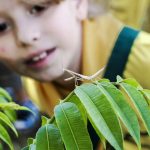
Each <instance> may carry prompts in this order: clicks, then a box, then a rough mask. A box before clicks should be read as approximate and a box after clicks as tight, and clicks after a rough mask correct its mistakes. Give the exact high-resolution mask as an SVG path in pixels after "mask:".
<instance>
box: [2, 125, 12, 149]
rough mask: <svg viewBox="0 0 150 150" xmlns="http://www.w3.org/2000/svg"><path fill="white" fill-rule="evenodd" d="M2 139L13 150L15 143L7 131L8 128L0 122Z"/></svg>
mask: <svg viewBox="0 0 150 150" xmlns="http://www.w3.org/2000/svg"><path fill="white" fill-rule="evenodd" d="M0 139H1V140H2V141H4V142H5V143H6V144H7V145H8V146H9V148H10V149H11V150H14V148H13V144H12V142H11V139H10V136H9V134H8V133H7V131H6V129H5V128H4V127H3V126H2V125H1V124H0Z"/></svg>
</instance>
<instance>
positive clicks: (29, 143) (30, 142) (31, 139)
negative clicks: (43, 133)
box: [27, 138, 34, 146]
mask: <svg viewBox="0 0 150 150" xmlns="http://www.w3.org/2000/svg"><path fill="white" fill-rule="evenodd" d="M27 143H28V146H29V145H31V144H33V143H34V139H33V138H28V140H27Z"/></svg>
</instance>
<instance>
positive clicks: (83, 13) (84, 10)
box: [76, 0, 88, 20]
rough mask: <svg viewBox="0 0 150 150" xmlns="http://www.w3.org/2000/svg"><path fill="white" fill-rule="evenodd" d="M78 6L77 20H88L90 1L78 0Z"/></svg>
mask: <svg viewBox="0 0 150 150" xmlns="http://www.w3.org/2000/svg"><path fill="white" fill-rule="evenodd" d="M76 4H77V5H76V10H77V13H76V14H77V18H78V19H80V20H84V19H86V18H87V14H88V0H77V3H76Z"/></svg>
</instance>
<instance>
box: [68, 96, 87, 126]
mask: <svg viewBox="0 0 150 150" xmlns="http://www.w3.org/2000/svg"><path fill="white" fill-rule="evenodd" d="M67 102H72V103H74V104H76V105H77V106H78V108H79V110H80V112H81V115H82V118H83V120H84V123H85V125H86V126H87V113H86V110H85V109H84V107H83V105H82V103H81V102H80V100H79V98H78V97H77V96H76V95H75V94H74V95H71V96H70V97H68V99H67Z"/></svg>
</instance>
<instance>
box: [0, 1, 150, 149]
mask: <svg viewBox="0 0 150 150" xmlns="http://www.w3.org/2000/svg"><path fill="white" fill-rule="evenodd" d="M90 6H92V9H89V10H90V11H92V12H90V17H91V19H88V18H87V16H88V1H87V0H51V1H50V0H39V1H37V0H30V1H29V0H28V1H27V0H1V1H0V60H1V61H2V62H3V63H4V64H6V65H7V66H9V67H10V68H11V69H13V70H14V71H16V72H18V73H20V74H22V75H24V76H28V77H30V78H28V79H27V78H25V79H24V84H25V86H26V89H27V91H28V93H29V95H30V97H31V99H33V100H35V102H36V104H38V105H39V106H40V108H41V110H42V111H44V112H46V113H48V114H49V115H52V113H53V108H54V106H55V105H56V104H57V103H58V99H59V98H64V97H65V96H66V95H67V94H68V93H69V92H70V91H71V90H72V89H73V88H74V81H70V82H65V81H64V79H65V78H67V77H68V73H66V72H63V68H66V69H70V70H72V71H74V72H78V73H81V74H85V75H91V74H94V73H95V72H96V71H98V70H99V69H100V68H102V67H103V66H105V65H107V67H106V70H105V72H104V75H103V76H104V77H107V78H109V79H110V80H112V81H113V80H115V77H116V75H118V74H119V75H122V76H123V77H125V78H126V77H133V78H135V79H137V80H138V81H139V82H140V83H141V85H142V86H143V87H145V88H150V82H148V81H149V76H150V70H149V64H150V53H149V48H150V43H149V41H150V35H148V34H146V33H143V32H138V31H136V30H133V29H130V28H127V27H124V25H123V24H122V23H120V22H119V21H118V20H116V19H114V18H113V17H112V16H111V15H110V14H105V13H104V14H103V15H101V16H100V17H95V16H97V15H98V13H99V11H100V12H101V13H103V12H104V9H103V7H101V6H100V7H98V8H99V9H98V11H95V9H93V8H94V7H95V6H97V5H95V4H94V3H93V1H91V2H90ZM89 8H91V7H89ZM93 10H94V11H93ZM92 16H93V17H92ZM94 17H95V18H94ZM144 72H146V73H144ZM143 73H144V74H143ZM31 78H34V79H35V80H33V79H31ZM36 80H39V81H41V82H39V81H36ZM44 82H45V83H44ZM125 146H126V145H125ZM148 146H149V145H148ZM125 148H126V147H125ZM127 149H130V147H127Z"/></svg>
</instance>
